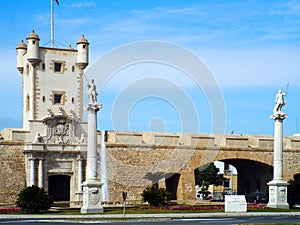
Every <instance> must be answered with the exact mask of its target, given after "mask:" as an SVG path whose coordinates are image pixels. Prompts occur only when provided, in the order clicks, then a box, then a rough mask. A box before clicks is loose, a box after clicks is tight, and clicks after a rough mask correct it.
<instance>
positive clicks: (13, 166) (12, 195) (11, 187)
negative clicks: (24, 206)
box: [0, 141, 25, 204]
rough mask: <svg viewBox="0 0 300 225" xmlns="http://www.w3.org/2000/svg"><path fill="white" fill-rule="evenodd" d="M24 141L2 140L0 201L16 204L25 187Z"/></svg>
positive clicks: (0, 149)
mask: <svg viewBox="0 0 300 225" xmlns="http://www.w3.org/2000/svg"><path fill="white" fill-rule="evenodd" d="M23 149H24V143H23V142H10V141H0V166H1V170H0V203H1V204H2V203H3V204H14V203H15V201H16V198H17V195H18V193H19V192H20V190H21V189H23V188H24V187H25V157H24V154H23V152H22V151H23Z"/></svg>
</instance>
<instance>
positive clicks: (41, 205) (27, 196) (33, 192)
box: [16, 185, 53, 213]
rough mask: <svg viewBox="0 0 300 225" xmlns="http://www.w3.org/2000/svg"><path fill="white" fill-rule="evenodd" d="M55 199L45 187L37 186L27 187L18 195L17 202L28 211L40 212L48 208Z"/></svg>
mask: <svg viewBox="0 0 300 225" xmlns="http://www.w3.org/2000/svg"><path fill="white" fill-rule="evenodd" d="M52 203H53V200H52V199H51V198H50V197H49V195H48V193H47V192H46V191H45V190H44V188H40V187H37V186H34V185H33V186H31V187H26V188H24V189H23V190H21V192H20V193H19V195H18V199H17V202H16V204H17V205H18V206H19V207H20V208H21V209H22V211H24V212H26V213H39V212H41V211H43V210H48V209H50V207H51V204H52Z"/></svg>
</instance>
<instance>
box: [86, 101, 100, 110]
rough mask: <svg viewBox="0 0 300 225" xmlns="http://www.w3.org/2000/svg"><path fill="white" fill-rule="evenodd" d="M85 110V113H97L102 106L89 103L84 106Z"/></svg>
mask: <svg viewBox="0 0 300 225" xmlns="http://www.w3.org/2000/svg"><path fill="white" fill-rule="evenodd" d="M85 109H86V110H87V111H95V112H98V111H99V110H100V109H102V104H98V103H89V104H87V105H86V106H85Z"/></svg>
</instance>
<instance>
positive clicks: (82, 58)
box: [76, 35, 89, 70]
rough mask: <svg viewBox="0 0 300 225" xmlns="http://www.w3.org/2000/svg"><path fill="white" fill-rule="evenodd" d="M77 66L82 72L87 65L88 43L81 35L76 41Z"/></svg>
mask: <svg viewBox="0 0 300 225" xmlns="http://www.w3.org/2000/svg"><path fill="white" fill-rule="evenodd" d="M76 44H77V51H78V55H77V65H78V67H79V68H80V69H81V70H83V69H85V67H86V66H87V65H88V64H89V42H88V40H87V39H86V38H85V37H84V35H82V37H81V38H80V39H79V40H78V41H77V43H76Z"/></svg>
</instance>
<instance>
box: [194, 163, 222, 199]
mask: <svg viewBox="0 0 300 225" xmlns="http://www.w3.org/2000/svg"><path fill="white" fill-rule="evenodd" d="M194 173H195V183H196V185H199V186H201V187H202V188H201V193H202V195H203V197H204V199H205V198H206V197H207V195H208V194H209V193H210V192H209V191H208V186H209V185H210V184H213V185H216V186H220V185H223V182H224V175H223V174H218V173H219V169H218V168H217V167H216V166H215V164H214V163H213V162H212V163H210V164H209V165H208V166H207V165H206V166H203V167H199V168H197V169H195V171H194Z"/></svg>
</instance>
